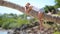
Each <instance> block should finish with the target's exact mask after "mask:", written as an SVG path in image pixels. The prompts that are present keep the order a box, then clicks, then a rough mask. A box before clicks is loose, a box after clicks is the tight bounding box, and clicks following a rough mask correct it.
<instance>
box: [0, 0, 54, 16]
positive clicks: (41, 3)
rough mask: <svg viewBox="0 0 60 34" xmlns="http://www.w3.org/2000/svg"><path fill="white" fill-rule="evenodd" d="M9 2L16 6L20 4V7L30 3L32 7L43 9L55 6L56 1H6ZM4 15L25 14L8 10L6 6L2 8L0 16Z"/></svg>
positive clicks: (0, 7)
mask: <svg viewBox="0 0 60 34" xmlns="http://www.w3.org/2000/svg"><path fill="white" fill-rule="evenodd" d="M5 1H8V2H12V3H15V4H18V5H20V6H25V4H26V3H27V2H29V3H30V4H31V5H32V6H35V7H37V8H39V9H40V8H43V7H44V6H46V5H52V6H53V5H55V2H54V0H5ZM4 13H8V14H9V13H14V14H17V15H19V14H23V13H22V12H19V11H18V10H16V9H12V8H8V7H4V6H0V14H4Z"/></svg>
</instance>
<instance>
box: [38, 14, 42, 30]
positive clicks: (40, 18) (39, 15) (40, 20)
mask: <svg viewBox="0 0 60 34" xmlns="http://www.w3.org/2000/svg"><path fill="white" fill-rule="evenodd" d="M38 19H39V24H40V31H41V30H42V29H43V13H38Z"/></svg>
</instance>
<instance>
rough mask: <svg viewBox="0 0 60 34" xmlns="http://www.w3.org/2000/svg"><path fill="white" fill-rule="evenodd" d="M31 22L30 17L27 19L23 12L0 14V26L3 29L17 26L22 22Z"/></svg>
mask: <svg viewBox="0 0 60 34" xmlns="http://www.w3.org/2000/svg"><path fill="white" fill-rule="evenodd" d="M32 20H35V19H32ZM31 22H32V21H31V20H30V19H27V16H26V15H25V14H23V15H16V14H12V13H11V14H3V15H0V26H1V27H2V28H5V29H10V28H17V27H20V26H21V25H22V24H29V23H31Z"/></svg>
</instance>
